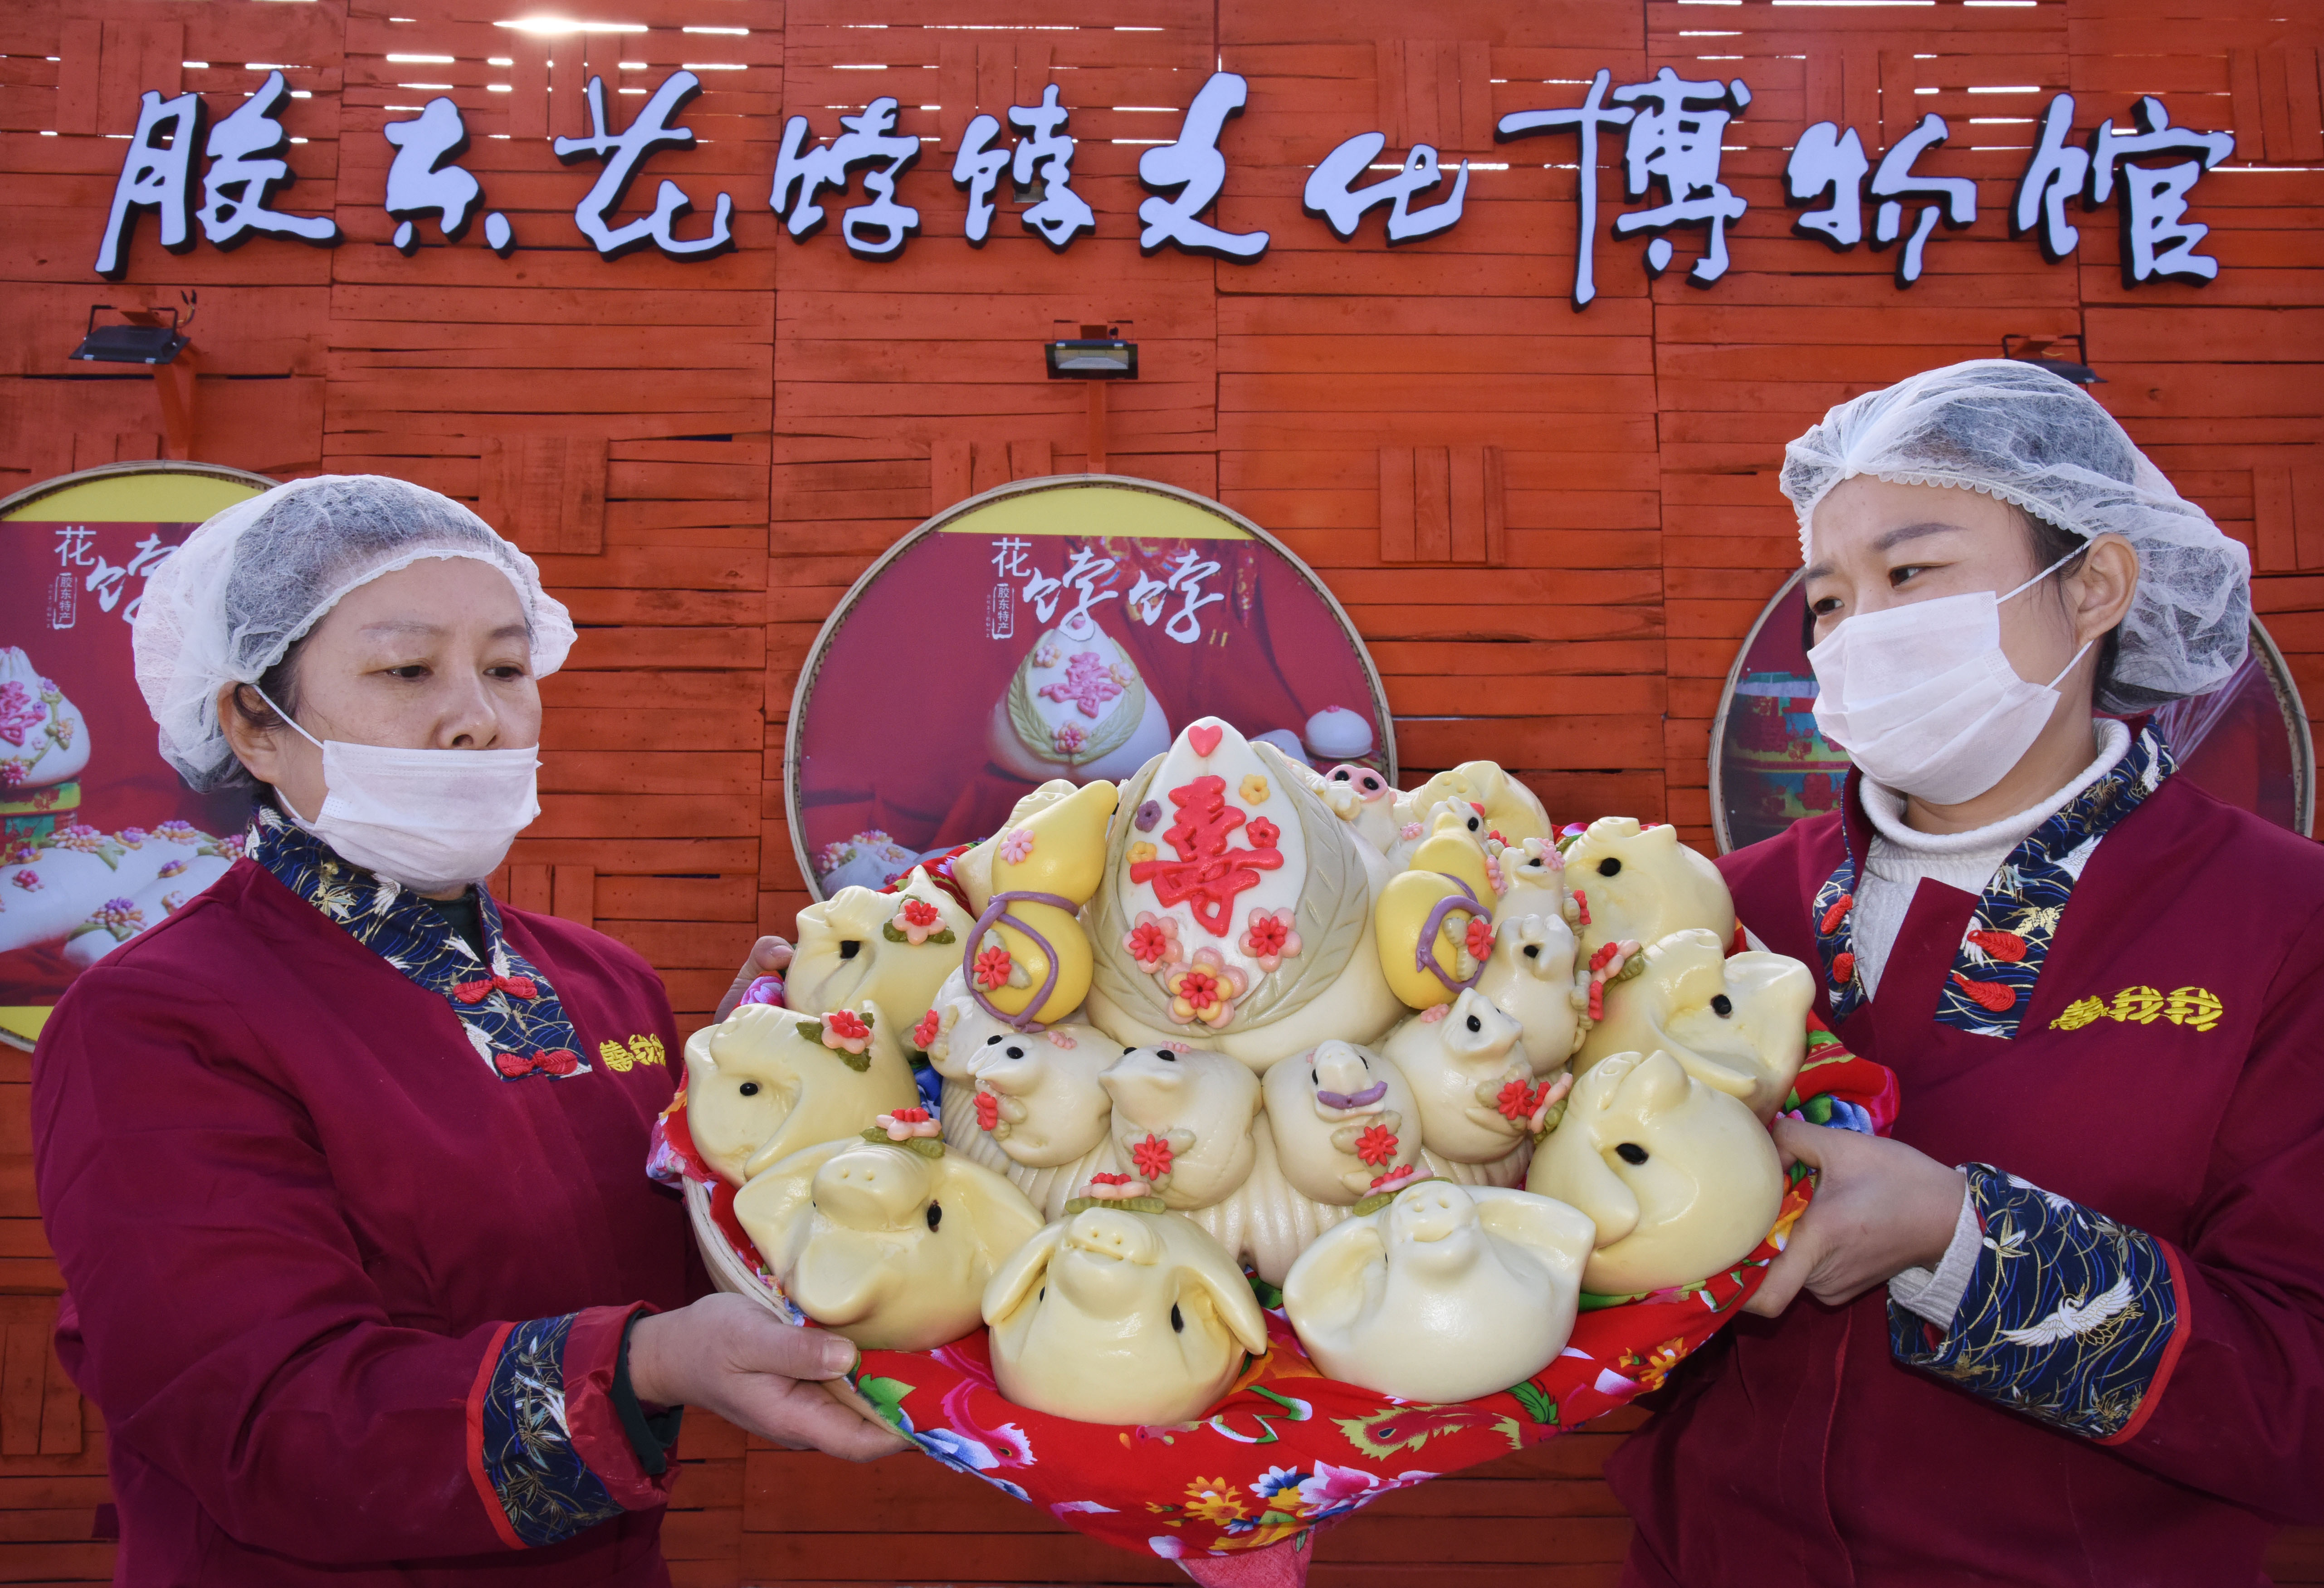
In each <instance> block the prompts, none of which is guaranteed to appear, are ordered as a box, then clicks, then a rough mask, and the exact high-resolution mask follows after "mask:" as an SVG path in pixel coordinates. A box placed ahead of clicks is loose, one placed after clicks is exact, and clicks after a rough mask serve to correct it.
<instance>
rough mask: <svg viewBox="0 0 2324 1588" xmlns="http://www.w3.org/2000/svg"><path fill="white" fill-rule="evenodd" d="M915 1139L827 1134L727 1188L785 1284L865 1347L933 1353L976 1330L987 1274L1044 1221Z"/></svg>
mask: <svg viewBox="0 0 2324 1588" xmlns="http://www.w3.org/2000/svg"><path fill="white" fill-rule="evenodd" d="M891 1117H892V1116H891ZM905 1128H907V1129H908V1127H905ZM918 1140H920V1139H918V1138H907V1140H904V1141H892V1142H891V1141H868V1140H862V1139H861V1138H860V1137H859V1138H857V1139H855V1140H838V1141H825V1142H823V1143H821V1144H819V1145H817V1146H814V1147H810V1148H807V1149H806V1150H804V1151H801V1152H795V1153H792V1154H791V1155H790V1156H789V1157H788V1158H785V1159H780V1160H779V1161H778V1162H775V1163H772V1164H770V1165H769V1166H768V1167H767V1168H763V1169H761V1170H760V1171H759V1172H758V1173H757V1174H755V1175H753V1176H752V1177H751V1180H750V1183H749V1184H748V1185H746V1186H743V1187H742V1190H741V1191H739V1192H737V1193H736V1194H735V1196H734V1216H735V1218H736V1219H737V1220H739V1221H740V1222H741V1223H742V1229H743V1231H744V1233H747V1234H748V1235H749V1236H750V1237H751V1242H752V1244H753V1245H755V1246H756V1247H757V1248H758V1249H759V1251H760V1253H761V1255H762V1256H763V1257H765V1259H766V1260H767V1265H768V1268H769V1269H770V1270H771V1271H772V1272H773V1274H774V1276H775V1280H776V1282H777V1283H778V1284H779V1285H780V1286H781V1287H782V1288H783V1293H784V1294H785V1295H786V1296H788V1297H790V1298H791V1300H792V1301H793V1302H794V1303H796V1304H797V1305H798V1309H799V1310H800V1311H801V1312H803V1313H805V1314H807V1316H809V1317H811V1318H813V1319H814V1320H815V1321H816V1323H818V1324H822V1325H825V1327H828V1328H832V1329H836V1330H838V1331H839V1332H840V1333H841V1334H844V1335H846V1336H847V1337H848V1338H849V1339H850V1340H853V1341H854V1342H855V1343H856V1344H858V1345H861V1346H862V1347H863V1348H864V1349H865V1350H867V1351H932V1350H934V1349H935V1348H936V1347H937V1346H939V1345H947V1344H950V1343H952V1342H953V1341H954V1340H957V1339H959V1338H960V1337H961V1336H962V1335H964V1334H969V1333H971V1332H972V1331H973V1330H974V1329H975V1328H976V1326H977V1325H978V1324H979V1323H980V1322H982V1316H983V1313H982V1306H983V1299H984V1288H985V1286H986V1285H987V1284H989V1283H990V1282H991V1279H992V1275H993V1273H994V1272H995V1270H997V1269H999V1268H1000V1266H1001V1263H1002V1261H1003V1260H1006V1259H1007V1258H1008V1257H1009V1255H1010V1253H1012V1252H1014V1251H1016V1250H1017V1249H1018V1248H1019V1247H1020V1246H1022V1245H1024V1244H1025V1242H1028V1241H1029V1240H1031V1239H1032V1238H1033V1237H1034V1236H1035V1235H1036V1234H1037V1233H1039V1232H1040V1229H1041V1215H1040V1214H1038V1213H1037V1212H1035V1211H1034V1208H1033V1205H1032V1204H1031V1203H1029V1202H1028V1201H1026V1200H1025V1196H1024V1193H1022V1192H1020V1191H1019V1190H1018V1189H1017V1187H1016V1186H1012V1185H1010V1183H1009V1182H1008V1180H1007V1179H1006V1178H1004V1177H1001V1176H1000V1175H997V1174H994V1173H993V1172H992V1171H991V1169H988V1168H981V1167H979V1166H978V1165H976V1164H973V1163H971V1162H969V1161H968V1160H967V1159H964V1158H963V1157H962V1156H961V1155H960V1154H958V1153H956V1152H945V1151H943V1150H942V1149H937V1150H936V1152H935V1153H934V1154H933V1155H931V1154H928V1153H924V1152H921V1151H915V1150H913V1149H912V1147H913V1145H914V1144H916V1143H917V1142H918Z"/></svg>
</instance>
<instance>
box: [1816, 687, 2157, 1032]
mask: <svg viewBox="0 0 2324 1588" xmlns="http://www.w3.org/2000/svg"><path fill="white" fill-rule="evenodd" d="M2091 727H2092V728H2093V729H2095V730H2096V732H2097V734H2098V758H2097V759H2096V760H2094V761H2092V762H2090V764H2089V765H2088V766H2087V767H2084V768H2083V769H2082V770H2081V771H2080V772H2079V773H2077V774H2076V775H2075V777H2074V779H2073V780H2072V781H2070V782H2069V783H2068V784H2067V785H2066V786H2065V787H2064V788H2062V789H2059V790H2058V791H2057V792H2056V793H2054V794H2052V795H2051V796H2050V797H2049V798H2048V799H2044V800H2043V801H2042V802H2041V803H2039V804H2038V805H2033V806H2031V807H2029V808H2026V809H2024V810H2021V811H2019V812H2018V813H2017V814H2016V815H2015V816H2008V817H2002V818H2001V819H2000V820H1999V821H1996V822H1988V823H1987V824H1986V825H1985V826H1981V827H1971V828H1969V830H1968V831H1967V832H1961V833H1922V832H1916V831H1914V829H1913V828H1911V827H1908V826H1905V825H1904V795H1903V794H1901V793H1899V792H1898V791H1897V790H1895V789H1890V788H1887V787H1886V786H1884V785H1882V784H1879V783H1876V782H1874V781H1873V780H1871V779H1869V778H1866V779H1865V780H1863V781H1862V783H1861V785H1860V793H1861V796H1862V799H1863V800H1864V814H1865V815H1866V816H1867V817H1869V818H1870V819H1871V822H1872V829H1873V831H1872V845H1871V852H1870V853H1869V854H1867V855H1866V856H1865V860H1864V874H1863V875H1862V876H1860V877H1858V879H1857V889H1856V905H1855V908H1854V909H1853V910H1852V911H1851V912H1850V914H1851V917H1852V923H1853V936H1854V937H1855V940H1856V941H1855V948H1856V964H1857V968H1858V974H1861V975H1862V976H1863V978H1864V986H1865V990H1866V991H1867V992H1874V993H1877V992H1878V991H1879V988H1880V973H1881V970H1882V969H1883V968H1884V967H1885V966H1886V964H1887V960H1888V950H1889V949H1890V948H1891V947H1892V946H1895V941H1896V933H1897V932H1898V930H1899V929H1900V928H1903V926H1904V916H1905V913H1906V912H1907V911H1908V910H1910V909H1912V905H1913V895H1914V893H1915V892H1917V891H1919V889H1920V886H1921V882H1922V880H1923V878H1932V879H1933V880H1935V881H1937V882H1942V883H1944V884H1945V885H1946V886H1948V887H1951V888H1958V889H1960V891H1963V892H1965V893H1982V892H1984V891H1985V885H1986V883H1987V882H1990V881H1991V880H1992V878H1993V873H1994V872H1996V871H1997V870H1998V869H1999V868H2000V865H2001V863H2002V862H2003V861H2005V860H2006V859H2008V858H2009V852H2010V851H2011V850H2013V849H2015V848H2016V847H2017V845H2020V844H2021V843H2023V842H2024V840H2025V837H2026V835H2028V834H2029V833H2031V832H2033V829H2034V828H2036V827H2038V826H2041V825H2042V824H2043V822H2046V821H2048V820H2049V819H2050V818H2051V817H2053V816H2055V815H2056V814H2057V813H2058V812H2059V811H2060V810H2061V809H2063V808H2065V806H2066V805H2067V804H2068V803H2069V802H2070V801H2071V800H2072V799H2074V797H2075V796H2077V795H2079V794H2080V793H2081V791H2082V790H2083V789H2087V788H2089V786H2090V785H2091V784H2092V783H2094V782H2096V781H2098V779H2099V778H2101V777H2103V776H2104V775H2105V774H2106V773H2107V771H2108V770H2109V769H2111V768H2112V767H2113V766H2114V764H2115V763H2116V762H2119V761H2120V760H2121V759H2122V758H2123V756H2124V755H2125V754H2126V753H2127V752H2129V749H2130V729H2129V728H2128V726H2127V725H2125V724H2123V723H2121V722H2120V721H2117V720H2116V719H2115V718H2113V717H2098V718H2094V719H2093V720H2092V722H2091Z"/></svg>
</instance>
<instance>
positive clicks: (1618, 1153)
mask: <svg viewBox="0 0 2324 1588" xmlns="http://www.w3.org/2000/svg"><path fill="white" fill-rule="evenodd" d="M1614 1156H1615V1157H1617V1158H1618V1159H1621V1160H1622V1161H1623V1162H1624V1163H1630V1164H1638V1163H1644V1162H1646V1149H1645V1148H1643V1147H1641V1146H1639V1145H1638V1144H1637V1142H1636V1141H1625V1142H1623V1143H1622V1144H1621V1145H1620V1146H1619V1147H1617V1148H1616V1149H1614Z"/></svg>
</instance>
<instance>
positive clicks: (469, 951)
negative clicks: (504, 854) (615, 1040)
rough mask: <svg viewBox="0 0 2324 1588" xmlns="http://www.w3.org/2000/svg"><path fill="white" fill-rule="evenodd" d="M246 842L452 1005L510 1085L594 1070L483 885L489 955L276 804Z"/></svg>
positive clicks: (481, 1053) (480, 912) (286, 881)
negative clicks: (506, 933) (510, 936)
mask: <svg viewBox="0 0 2324 1588" xmlns="http://www.w3.org/2000/svg"><path fill="white" fill-rule="evenodd" d="M248 845H249V849H248V853H249V855H250V858H251V859H253V860H254V861H256V862H257V863H259V864H260V865H263V866H264V867H265V868H266V869H267V871H268V872H271V873H272V875H273V877H274V880H275V881H277V882H281V884H282V885H283V886H284V887H286V888H288V889H290V890H291V891H292V892H293V893H296V894H297V895H299V897H300V898H301V899H303V900H306V901H307V902H308V903H309V904H311V905H313V906H314V907H315V908H316V909H318V910H320V911H322V912H323V914H324V916H325V917H326V918H327V919H329V920H330V921H332V922H333V923H334V924H335V925H337V926H338V927H340V928H343V929H344V930H345V931H346V933H347V935H348V936H349V937H353V938H354V939H355V941H356V942H358V943H360V944H362V945H363V946H364V947H366V948H368V949H370V950H371V951H372V952H373V953H374V954H376V955H378V956H380V957H381V958H382V959H384V960H385V961H387V963H388V964H389V965H391V966H392V967H393V968H394V969H395V970H396V971H397V972H399V973H400V974H401V975H403V976H404V977H405V979H407V980H409V981H410V982H411V983H413V984H415V985H417V986H420V987H424V988H426V989H427V990H428V991H429V992H433V993H436V994H437V995H438V996H439V997H441V998H442V999H444V1001H445V1002H447V1003H448V1004H450V1005H451V1007H452V1012H453V1013H454V1014H455V1015H456V1016H457V1017H458V1019H459V1021H460V1029H462V1030H463V1031H465V1032H466V1034H467V1038H468V1041H469V1044H470V1045H471V1046H472V1047H474V1048H475V1050H476V1055H477V1057H480V1058H482V1059H483V1060H484V1063H486V1064H487V1065H490V1066H492V1068H493V1073H494V1074H496V1075H498V1076H501V1078H502V1079H503V1080H509V1081H521V1080H524V1079H525V1078H527V1077H528V1076H548V1077H549V1079H551V1080H562V1079H564V1078H565V1077H567V1076H577V1075H586V1074H587V1073H588V1071H589V1067H590V1066H588V1065H587V1064H586V1063H585V1062H583V1060H582V1057H581V1043H580V1039H579V1038H578V1037H577V1036H576V1034H575V1032H574V1029H573V1023H572V1021H570V1020H567V1018H566V1016H565V1008H564V1005H562V1004H561V1003H559V1002H558V1000H557V992H556V990H555V989H554V988H552V987H550V986H549V980H548V978H547V977H545V976H543V975H542V974H540V973H539V971H538V970H536V969H534V968H533V967H532V965H530V963H528V962H527V961H526V959H525V958H524V956H522V955H521V954H519V953H518V952H517V951H516V949H515V948H514V947H513V946H511V945H510V943H509V941H508V939H507V938H506V937H503V935H502V932H501V912H500V908H499V906H497V905H495V904H494V903H493V898H492V895H491V894H490V893H488V892H486V891H484V889H483V888H481V887H479V888H478V889H477V890H476V914H477V918H478V919H479V920H480V921H481V922H482V924H483V926H484V946H485V947H486V949H487V950H488V951H489V952H488V956H487V957H486V958H484V959H479V958H478V957H477V956H476V951H475V949H474V948H472V947H470V946H468V943H467V941H466V939H465V938H463V937H461V936H460V934H459V933H458V932H457V931H455V930H453V928H451V926H450V925H449V924H448V923H447V922H446V921H445V919H444V918H443V917H442V916H441V915H439V914H438V913H437V912H436V910H435V909H432V908H430V907H429V903H428V901H427V900H423V899H420V898H418V897H416V896H414V895H413V894H411V893H410V892H408V891H405V890H404V889H403V888H401V886H399V885H398V884H396V883H395V882H391V881H389V880H387V879H386V878H384V877H378V876H374V875H373V874H372V873H371V872H367V871H365V870H364V869H363V868H362V867H361V866H358V865H355V864H352V863H349V862H347V861H345V860H342V859H340V858H339V856H338V855H337V854H335V853H333V852H332V851H331V849H330V848H329V847H328V846H327V845H325V844H324V843H323V842H322V841H321V840H320V839H318V838H317V837H316V836H314V835H312V834H311V833H308V832H306V831H304V830H303V829H301V828H300V827H298V826H294V825H292V824H291V822H289V821H287V820H285V819H284V818H283V817H282V815H281V812H279V811H277V810H276V809H274V808H273V807H272V806H268V805H262V806H260V807H259V808H258V809H257V812H256V813H255V815H254V817H253V819H252V822H251V826H250V836H249V839H248Z"/></svg>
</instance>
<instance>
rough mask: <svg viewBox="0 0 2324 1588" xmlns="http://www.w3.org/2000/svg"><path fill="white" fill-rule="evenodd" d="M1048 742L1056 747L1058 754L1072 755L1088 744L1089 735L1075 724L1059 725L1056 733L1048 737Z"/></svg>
mask: <svg viewBox="0 0 2324 1588" xmlns="http://www.w3.org/2000/svg"><path fill="white" fill-rule="evenodd" d="M1049 742H1050V743H1053V744H1055V745H1056V747H1057V753H1058V754H1060V755H1072V754H1074V753H1076V752H1078V751H1079V750H1080V749H1081V747H1082V746H1083V745H1084V744H1086V743H1089V735H1088V734H1084V733H1083V732H1082V730H1081V725H1079V724H1077V723H1059V724H1058V725H1057V727H1056V732H1055V733H1053V734H1050V735H1049Z"/></svg>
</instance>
